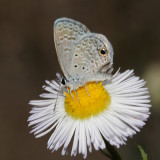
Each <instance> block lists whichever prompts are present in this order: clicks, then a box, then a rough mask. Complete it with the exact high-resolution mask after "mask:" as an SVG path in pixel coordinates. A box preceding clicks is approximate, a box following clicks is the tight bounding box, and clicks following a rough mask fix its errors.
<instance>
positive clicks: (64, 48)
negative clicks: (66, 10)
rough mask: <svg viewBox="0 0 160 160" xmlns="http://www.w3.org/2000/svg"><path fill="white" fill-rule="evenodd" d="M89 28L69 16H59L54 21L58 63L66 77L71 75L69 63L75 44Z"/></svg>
mask: <svg viewBox="0 0 160 160" xmlns="http://www.w3.org/2000/svg"><path fill="white" fill-rule="evenodd" d="M88 33H90V31H89V29H88V28H87V27H86V26H85V25H83V24H81V23H80V22H78V21H75V20H72V19H69V18H59V19H57V20H56V21H55V23H54V41H55V48H56V52H57V56H58V60H59V64H60V66H61V69H62V71H63V73H64V75H65V77H66V78H69V77H71V76H72V74H71V73H70V65H71V62H72V57H73V54H74V53H73V52H74V48H75V45H76V44H77V43H78V41H79V40H80V39H81V37H83V36H84V35H86V34H88Z"/></svg>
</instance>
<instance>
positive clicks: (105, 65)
mask: <svg viewBox="0 0 160 160" xmlns="http://www.w3.org/2000/svg"><path fill="white" fill-rule="evenodd" d="M54 42H55V48H56V52H57V57H58V61H59V64H60V67H61V69H62V71H63V73H64V77H63V78H62V79H61V83H62V84H63V85H65V86H67V87H69V88H70V90H76V89H78V88H79V87H81V86H83V85H85V84H86V83H87V82H93V81H104V80H107V79H110V78H111V74H110V72H111V71H112V70H113V68H112V65H113V54H114V52H113V48H112V45H111V43H110V42H109V40H108V39H107V38H106V37H105V36H104V35H102V34H97V33H92V32H90V30H89V29H88V28H87V27H86V26H85V25H84V24H82V23H80V22H78V21H75V20H73V19H70V18H59V19H57V20H56V21H55V22H54Z"/></svg>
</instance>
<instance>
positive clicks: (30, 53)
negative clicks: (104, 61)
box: [0, 0, 160, 160]
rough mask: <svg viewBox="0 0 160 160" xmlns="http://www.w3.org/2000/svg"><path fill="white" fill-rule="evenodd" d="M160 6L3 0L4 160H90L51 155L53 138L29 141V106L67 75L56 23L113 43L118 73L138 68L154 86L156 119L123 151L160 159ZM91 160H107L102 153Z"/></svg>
mask: <svg viewBox="0 0 160 160" xmlns="http://www.w3.org/2000/svg"><path fill="white" fill-rule="evenodd" d="M159 8H160V1H159V0H152V1H151V0H121V1H116V0H34V1H33V0H0V157H1V159H2V160H10V159H12V160H22V159H23V160H35V159H36V160H53V159H61V160H68V159H70V160H73V159H76V160H82V159H83V158H82V156H81V155H80V156H77V157H70V155H68V156H61V155H60V153H61V150H59V151H57V152H54V153H50V151H48V150H47V148H46V145H47V140H48V138H49V136H50V134H48V135H47V136H45V137H43V138H40V139H35V138H34V136H33V134H29V131H30V129H31V128H28V127H27V125H28V124H27V118H28V116H29V113H28V112H29V111H30V108H31V106H29V105H28V101H29V100H32V99H38V98H39V97H38V95H39V94H40V93H42V90H41V86H42V85H43V84H44V80H46V79H48V80H51V79H55V73H56V72H61V69H60V67H59V64H58V60H57V56H56V52H55V47H54V41H53V29H52V28H53V23H54V21H55V19H57V18H59V17H69V18H73V19H75V20H78V21H80V22H82V23H84V24H85V25H86V26H88V28H89V29H90V30H91V31H93V32H97V33H102V34H104V35H106V36H107V37H108V39H109V40H110V41H111V43H112V45H113V48H114V52H115V55H114V68H115V71H116V70H117V69H118V68H119V67H121V71H125V70H126V69H132V68H133V69H134V70H135V74H136V75H138V76H140V77H141V78H144V79H145V80H146V81H147V86H148V87H149V91H150V94H151V101H152V105H153V106H152V108H151V113H152V114H151V117H150V118H149V120H148V122H147V125H146V126H145V127H144V128H143V129H142V130H141V132H140V133H138V134H136V135H135V136H134V137H133V138H132V139H130V138H129V139H128V141H127V145H125V146H122V147H121V148H120V149H119V150H118V151H119V153H120V154H121V156H122V157H123V160H138V159H141V156H140V153H139V151H138V149H137V144H140V145H142V146H143V148H144V150H145V151H146V153H147V154H148V157H149V160H158V159H160V149H159V148H160V147H159V146H160V139H159V136H160V9H159ZM87 159H88V160H94V159H106V158H105V157H104V156H103V155H101V153H99V152H97V151H94V152H93V153H91V154H88V157H87Z"/></svg>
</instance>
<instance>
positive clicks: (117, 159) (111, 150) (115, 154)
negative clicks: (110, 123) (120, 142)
mask: <svg viewBox="0 0 160 160" xmlns="http://www.w3.org/2000/svg"><path fill="white" fill-rule="evenodd" d="M104 142H105V144H106V149H107V151H108V152H109V153H110V155H108V154H107V153H106V152H104V151H103V152H102V151H101V153H102V154H103V155H105V156H106V157H108V158H110V159H111V160H122V158H121V157H120V155H119V154H118V152H117V150H116V149H115V148H114V147H113V146H112V145H110V144H109V142H107V141H106V140H105V139H104Z"/></svg>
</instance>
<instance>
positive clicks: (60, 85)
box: [53, 85, 61, 111]
mask: <svg viewBox="0 0 160 160" xmlns="http://www.w3.org/2000/svg"><path fill="white" fill-rule="evenodd" d="M60 88H61V85H59V89H58V93H57V97H56V102H55V104H54V109H53V111H55V109H56V105H57V100H58V96H59V92H60Z"/></svg>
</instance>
